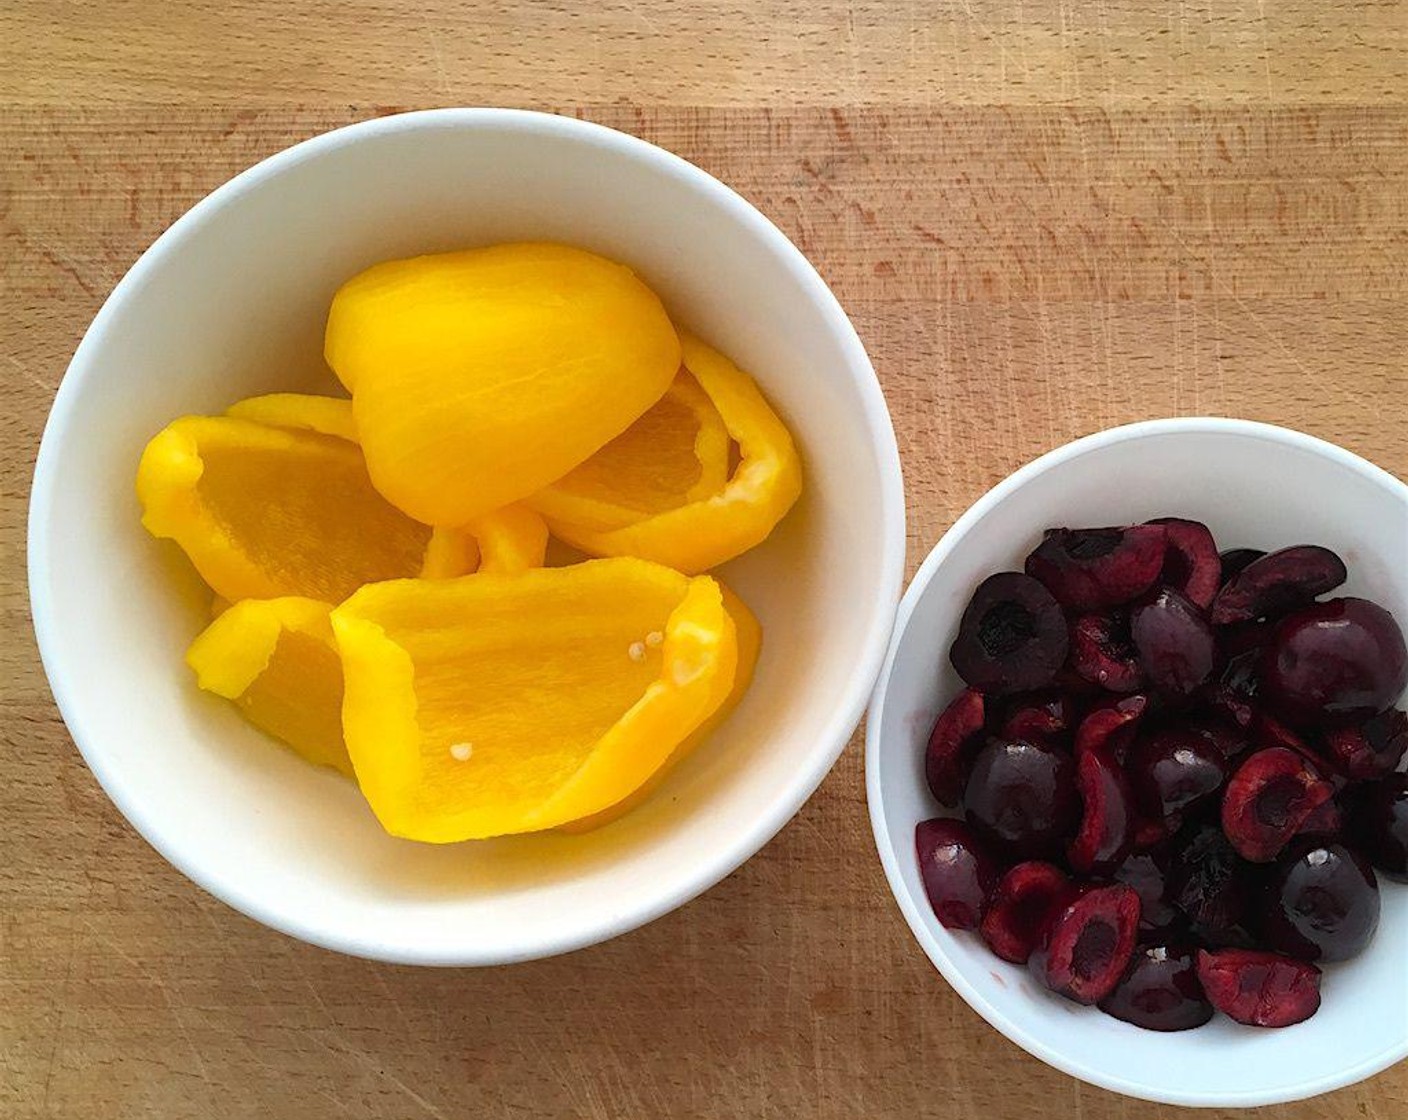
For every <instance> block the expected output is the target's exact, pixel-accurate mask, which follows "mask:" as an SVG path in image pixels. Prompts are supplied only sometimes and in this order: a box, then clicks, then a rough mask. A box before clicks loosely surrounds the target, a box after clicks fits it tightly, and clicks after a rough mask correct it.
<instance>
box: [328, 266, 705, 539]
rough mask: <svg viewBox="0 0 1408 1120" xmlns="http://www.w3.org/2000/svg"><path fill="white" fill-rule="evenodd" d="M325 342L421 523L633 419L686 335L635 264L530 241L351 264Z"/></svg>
mask: <svg viewBox="0 0 1408 1120" xmlns="http://www.w3.org/2000/svg"><path fill="white" fill-rule="evenodd" d="M324 353H325V356H326V357H327V361H328V364H329V365H330V366H331V367H332V369H333V371H334V372H335V373H336V374H337V376H338V377H339V378H340V379H341V381H342V383H343V384H344V385H345V386H347V388H348V389H349V390H350V391H351V393H352V407H353V412H354V413H355V416H356V424H357V431H358V434H359V437H360V439H361V443H362V447H363V450H364V451H365V452H366V456H367V466H368V469H369V470H370V472H371V477H372V480H373V482H374V483H375V484H376V487H377V489H378V490H380V491H381V492H382V493H383V494H385V495H386V497H387V499H388V500H389V501H391V502H392V503H394V504H395V505H396V506H398V507H399V508H401V509H403V510H405V511H406V512H407V513H408V514H410V515H411V516H412V517H415V518H417V519H418V520H421V521H424V522H427V523H428V524H432V525H465V524H467V523H469V522H470V521H473V520H474V519H475V518H477V517H480V516H482V515H483V514H485V513H488V512H489V511H491V510H494V509H497V508H499V507H501V506H506V505H508V504H510V503H512V502H516V501H519V500H521V499H523V498H527V497H529V496H530V495H532V494H534V493H536V492H537V491H539V490H541V489H542V488H543V487H544V486H546V485H548V484H549V483H551V482H553V481H554V480H556V479H558V478H561V477H562V476H563V475H565V474H566V473H567V472H568V471H570V470H572V468H574V467H576V466H577V465H578V464H579V463H581V462H583V461H584V460H586V459H587V458H588V457H590V456H591V455H592V454H593V453H594V452H596V451H597V450H598V449H600V448H601V447H602V446H603V445H605V444H606V443H608V442H609V441H610V440H612V439H614V438H615V437H616V436H618V435H620V434H621V433H622V432H624V431H625V430H626V429H627V428H628V427H630V425H631V423H632V422H633V421H634V420H635V419H636V418H637V417H639V416H640V415H641V413H643V412H645V411H646V409H648V408H649V407H650V406H651V405H652V404H654V403H655V402H656V401H657V400H659V399H660V397H661V396H662V395H663V394H664V393H665V390H666V389H668V388H669V386H670V382H671V380H672V379H673V378H674V376H675V371H676V370H677V369H678V368H679V360H680V344H679V338H678V336H677V335H676V334H675V330H674V327H673V326H671V324H670V321H669V319H668V317H667V316H666V314H665V310H664V308H663V307H662V306H661V304H660V301H659V299H657V298H656V296H655V293H653V292H652V291H651V290H650V289H649V288H647V287H646V286H645V285H644V284H643V283H641V281H640V280H639V279H638V278H637V277H636V275H635V274H634V273H633V272H632V271H631V270H630V269H629V268H626V267H625V266H624V265H620V264H616V263H614V262H612V261H608V260H606V259H605V258H603V257H599V256H596V255H595V254H593V253H588V252H584V251H583V250H581V249H574V248H570V247H569V246H566V245H554V244H545V243H520V244H510V245H495V246H491V247H488V248H483V249H469V250H465V251H462V252H455V253H440V254H437V255H433V256H424V257H416V258H413V259H410V260H399V261H388V262H386V263H384V264H379V265H375V266H373V267H372V268H369V269H367V270H366V271H365V272H362V273H360V274H358V275H357V276H354V277H353V278H352V279H351V280H349V281H347V283H346V284H344V285H343V286H342V288H341V289H340V290H339V291H338V293H337V295H336V296H335V297H334V298H333V302H332V309H331V311H330V313H329V315H328V324H327V334H326V337H325V340H324Z"/></svg>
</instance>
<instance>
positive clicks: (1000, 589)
mask: <svg viewBox="0 0 1408 1120" xmlns="http://www.w3.org/2000/svg"><path fill="white" fill-rule="evenodd" d="M1069 647H1070V637H1069V635H1068V634H1067V631H1066V616H1065V614H1064V613H1063V612H1062V610H1061V607H1060V606H1059V605H1058V604H1057V602H1056V600H1055V599H1054V598H1052V596H1051V593H1050V592H1049V591H1048V590H1047V589H1046V588H1045V587H1043V586H1042V585H1041V583H1039V582H1038V581H1037V580H1035V579H1033V578H1032V577H1031V576H1024V575H1022V574H1021V573H1020V572H1000V573H998V574H997V575H995V576H989V577H988V578H987V579H985V580H983V582H982V583H980V584H979V585H978V588H977V590H976V591H974V592H973V598H972V599H971V600H970V601H969V603H968V607H967V609H966V610H965V611H964V612H963V618H962V619H961V620H960V622H959V624H958V637H957V638H955V639H954V643H953V647H952V648H951V649H950V650H949V660H950V661H952V662H953V667H954V668H955V669H956V670H958V675H959V676H960V677H962V678H963V680H964V682H965V683H966V684H969V685H971V686H972V687H973V688H976V689H980V690H981V691H983V692H985V693H988V694H989V695H993V696H1005V695H1010V694H1011V693H1014V692H1028V691H1030V690H1032V689H1036V688H1044V687H1046V686H1047V685H1049V684H1050V683H1051V682H1052V680H1053V679H1054V678H1055V676H1056V673H1057V671H1058V670H1059V669H1060V668H1061V666H1062V665H1064V664H1065V661H1066V651H1067V650H1068V649H1069Z"/></svg>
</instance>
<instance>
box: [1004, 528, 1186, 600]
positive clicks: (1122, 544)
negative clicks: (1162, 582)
mask: <svg viewBox="0 0 1408 1120" xmlns="http://www.w3.org/2000/svg"><path fill="white" fill-rule="evenodd" d="M1167 542H1168V534H1167V532H1166V531H1165V530H1164V527H1163V526H1162V525H1133V526H1130V527H1129V528H1127V529H1114V528H1107V529H1048V530H1047V531H1046V536H1045V538H1044V539H1043V540H1042V542H1041V544H1039V545H1038V546H1037V547H1036V549H1035V550H1034V551H1033V552H1032V554H1031V555H1030V556H1028V557H1027V563H1026V571H1027V574H1028V575H1030V576H1035V577H1036V578H1037V579H1039V580H1041V582H1042V583H1044V584H1045V585H1046V586H1047V587H1048V588H1049V589H1050V590H1051V593H1052V594H1053V595H1055V596H1056V598H1057V599H1058V600H1060V602H1061V603H1062V605H1064V606H1067V607H1070V608H1071V609H1072V610H1080V611H1093V610H1100V609H1102V608H1107V607H1118V606H1121V605H1122V604H1124V603H1128V602H1130V601H1131V600H1132V599H1135V598H1136V597H1138V596H1140V595H1142V594H1143V593H1144V592H1146V591H1148V590H1149V588H1150V587H1151V586H1153V584H1154V581H1155V580H1157V579H1158V578H1159V572H1160V570H1161V569H1162V568H1163V563H1164V552H1165V549H1166V548H1167Z"/></svg>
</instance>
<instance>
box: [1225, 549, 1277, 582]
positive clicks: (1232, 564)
mask: <svg viewBox="0 0 1408 1120" xmlns="http://www.w3.org/2000/svg"><path fill="white" fill-rule="evenodd" d="M1265 555H1266V553H1265V552H1263V551H1262V550H1261V549H1259V548H1229V549H1227V550H1226V551H1224V552H1223V553H1222V555H1221V556H1219V557H1218V559H1219V560H1220V561H1221V562H1222V582H1223V583H1224V584H1225V583H1227V582H1228V581H1229V580H1231V579H1232V578H1233V577H1234V576H1238V575H1241V574H1242V572H1244V571H1245V570H1246V568H1247V565H1248V564H1250V563H1251V562H1252V561H1253V560H1260V559H1261V558H1262V557H1263V556H1265Z"/></svg>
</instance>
